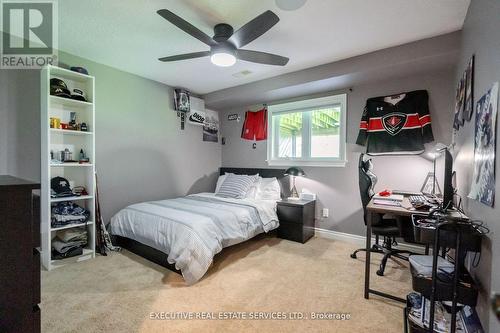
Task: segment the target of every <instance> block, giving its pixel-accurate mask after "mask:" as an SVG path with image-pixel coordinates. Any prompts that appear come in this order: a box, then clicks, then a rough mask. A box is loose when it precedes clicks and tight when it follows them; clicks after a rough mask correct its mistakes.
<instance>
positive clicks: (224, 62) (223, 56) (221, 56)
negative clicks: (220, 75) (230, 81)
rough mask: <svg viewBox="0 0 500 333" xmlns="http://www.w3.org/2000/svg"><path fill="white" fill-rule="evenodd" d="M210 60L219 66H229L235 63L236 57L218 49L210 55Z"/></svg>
mask: <svg viewBox="0 0 500 333" xmlns="http://www.w3.org/2000/svg"><path fill="white" fill-rule="evenodd" d="M210 61H211V62H212V64H214V65H217V66H220V67H231V66H232V65H234V64H235V63H236V57H235V56H234V54H231V53H229V52H225V51H218V52H216V53H213V54H212V55H211V56H210Z"/></svg>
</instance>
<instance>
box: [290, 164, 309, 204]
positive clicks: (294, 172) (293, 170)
mask: <svg viewBox="0 0 500 333" xmlns="http://www.w3.org/2000/svg"><path fill="white" fill-rule="evenodd" d="M305 175H306V174H305V172H304V170H302V169H301V168H298V167H290V168H288V169H286V171H285V176H291V177H292V181H293V187H292V195H291V197H289V198H288V199H291V200H299V193H297V188H296V187H295V177H302V176H305Z"/></svg>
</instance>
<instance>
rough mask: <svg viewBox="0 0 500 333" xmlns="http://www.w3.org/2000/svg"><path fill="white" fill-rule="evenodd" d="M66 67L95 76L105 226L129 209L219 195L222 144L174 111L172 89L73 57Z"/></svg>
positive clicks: (98, 163) (65, 56) (67, 59)
mask: <svg viewBox="0 0 500 333" xmlns="http://www.w3.org/2000/svg"><path fill="white" fill-rule="evenodd" d="M60 56H61V62H63V63H66V64H69V65H73V66H74V65H80V66H83V67H85V68H87V69H88V71H89V72H90V73H91V74H92V75H93V76H95V85H96V87H95V89H96V98H95V100H96V168H97V172H98V176H99V191H100V193H99V194H100V199H101V208H102V211H103V217H104V219H105V221H108V220H109V219H110V218H111V216H112V215H113V214H115V213H116V212H117V211H118V210H120V209H122V208H124V207H125V206H127V205H129V204H132V203H137V202H141V201H147V200H158V199H165V198H172V197H177V196H181V195H185V194H187V193H193V192H202V191H213V189H214V186H215V185H214V184H215V181H216V173H217V172H218V168H219V167H220V161H221V148H220V144H217V143H212V142H203V141H202V130H201V128H200V127H199V126H191V125H189V124H186V129H185V130H184V131H182V130H181V129H180V119H179V118H177V114H176V112H174V111H173V101H172V95H173V92H172V88H170V87H168V86H166V85H164V84H161V83H158V82H155V81H152V80H148V79H145V78H142V77H139V76H136V75H133V74H130V73H126V72H123V71H120V70H117V69H115V68H112V67H108V66H104V65H102V64H98V63H95V62H92V61H89V60H86V59H82V58H78V57H75V56H72V55H69V54H65V53H63V54H60Z"/></svg>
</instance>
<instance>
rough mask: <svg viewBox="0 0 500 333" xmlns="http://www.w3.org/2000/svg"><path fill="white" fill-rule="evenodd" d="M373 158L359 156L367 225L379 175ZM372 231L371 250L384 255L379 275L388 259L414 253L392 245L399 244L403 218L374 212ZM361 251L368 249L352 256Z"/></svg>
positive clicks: (360, 185)
mask: <svg viewBox="0 0 500 333" xmlns="http://www.w3.org/2000/svg"><path fill="white" fill-rule="evenodd" d="M371 163H372V162H371V159H366V155H365V154H361V155H360V156H359V164H358V169H359V192H360V194H361V202H362V204H363V219H364V221H365V225H366V216H367V211H366V206H367V205H368V203H369V202H370V200H371V198H372V197H373V196H374V195H375V192H374V190H373V189H374V187H375V183H376V182H377V176H375V174H373V173H372V172H371V168H372V164H371ZM372 233H373V234H374V235H375V244H373V245H372V247H371V249H370V252H372V253H381V254H383V255H384V257H383V258H382V262H381V263H380V268H379V270H377V275H380V276H383V275H384V270H385V265H386V264H387V259H389V258H390V257H397V258H399V259H403V260H408V257H407V256H403V255H401V254H403V253H406V254H408V255H410V254H414V253H413V252H411V251H405V250H398V249H394V248H393V247H392V246H393V245H397V242H396V237H401V236H402V228H401V220H400V218H399V217H397V218H396V219H384V218H383V214H374V215H373V217H372ZM380 236H382V237H383V243H382V245H380V244H379V237H380ZM359 251H366V249H365V248H363V249H357V250H356V251H354V252H353V253H352V254H351V258H353V259H356V254H357V253H358V252H359Z"/></svg>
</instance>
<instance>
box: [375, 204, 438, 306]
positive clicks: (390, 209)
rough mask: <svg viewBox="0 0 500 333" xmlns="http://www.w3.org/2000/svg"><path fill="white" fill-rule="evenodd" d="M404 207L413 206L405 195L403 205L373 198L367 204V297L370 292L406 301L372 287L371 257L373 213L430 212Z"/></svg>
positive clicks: (405, 213)
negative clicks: (382, 201) (387, 204)
mask: <svg viewBox="0 0 500 333" xmlns="http://www.w3.org/2000/svg"><path fill="white" fill-rule="evenodd" d="M404 207H411V204H410V203H409V201H408V198H407V197H405V198H404V199H403V204H402V207H399V206H386V205H377V204H374V203H373V199H372V200H370V202H369V203H368V205H367V206H366V211H367V213H368V214H366V215H367V216H366V262H365V298H366V299H368V298H369V297H370V294H374V295H379V296H382V297H387V298H390V299H392V300H395V301H398V302H402V303H406V300H405V299H402V298H401V297H397V296H394V295H390V294H386V293H383V292H381V291H378V290H375V289H370V259H371V252H370V248H371V246H372V244H371V243H372V219H373V218H372V216H373V214H392V215H395V216H411V215H412V214H417V213H419V214H427V213H429V212H428V211H426V210H414V209H407V208H404Z"/></svg>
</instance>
